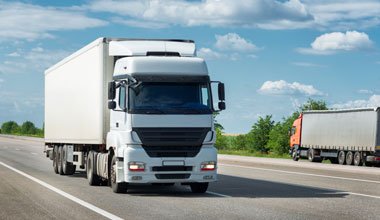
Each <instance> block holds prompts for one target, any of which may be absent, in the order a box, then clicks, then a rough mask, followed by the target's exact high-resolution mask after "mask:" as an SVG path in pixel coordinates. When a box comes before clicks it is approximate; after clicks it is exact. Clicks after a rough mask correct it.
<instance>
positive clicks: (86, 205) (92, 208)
mask: <svg viewBox="0 0 380 220" xmlns="http://www.w3.org/2000/svg"><path fill="white" fill-rule="evenodd" d="M0 164H1V165H3V166H4V167H6V168H8V169H10V170H13V171H14V172H16V173H18V174H20V175H22V176H24V177H26V178H28V179H30V180H33V181H34V182H36V183H38V184H40V185H42V186H44V187H46V188H48V189H50V190H52V191H54V192H56V193H58V194H60V195H61V196H63V197H66V198H68V199H70V200H71V201H73V202H75V203H78V204H79V205H81V206H84V207H86V208H88V209H90V210H92V211H94V212H96V213H98V214H100V215H102V216H104V217H106V218H109V219H117V220H122V218H120V217H118V216H116V215H113V214H111V213H109V212H107V211H105V210H103V209H100V208H98V207H96V206H94V205H92V204H90V203H88V202H85V201H83V200H81V199H78V198H77V197H74V196H72V195H70V194H68V193H66V192H64V191H62V190H60V189H58V188H55V187H54V186H52V185H50V184H47V183H45V182H43V181H41V180H39V179H37V178H35V177H33V176H30V175H29V174H26V173H24V172H22V171H20V170H18V169H16V168H13V167H11V166H9V165H7V164H5V163H3V162H1V161H0Z"/></svg>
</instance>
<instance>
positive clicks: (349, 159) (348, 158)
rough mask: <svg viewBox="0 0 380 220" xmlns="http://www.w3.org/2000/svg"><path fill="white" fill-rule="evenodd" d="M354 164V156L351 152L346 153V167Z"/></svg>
mask: <svg viewBox="0 0 380 220" xmlns="http://www.w3.org/2000/svg"><path fill="white" fill-rule="evenodd" d="M353 162H354V154H353V153H352V151H348V152H347V154H346V165H352V163H353Z"/></svg>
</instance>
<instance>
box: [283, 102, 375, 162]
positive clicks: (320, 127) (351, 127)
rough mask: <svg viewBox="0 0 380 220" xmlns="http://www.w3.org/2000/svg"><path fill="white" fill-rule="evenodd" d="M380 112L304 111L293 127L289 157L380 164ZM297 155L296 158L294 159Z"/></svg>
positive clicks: (354, 110) (345, 110)
mask: <svg viewBox="0 0 380 220" xmlns="http://www.w3.org/2000/svg"><path fill="white" fill-rule="evenodd" d="M379 110H380V109H379V108H357V109H342V110H323V111H321V110H319V111H305V112H303V113H302V114H301V116H300V118H299V119H297V120H296V121H295V122H294V123H293V133H292V136H291V149H290V153H291V155H292V156H293V159H295V160H297V157H304V158H308V159H309V160H310V161H312V162H321V161H322V160H323V159H330V160H331V162H332V163H340V164H347V165H352V164H354V165H357V166H358V165H362V164H363V162H364V163H366V165H371V166H372V165H374V164H378V163H379V162H380V121H379V119H380V111H379ZM297 155H298V156H297Z"/></svg>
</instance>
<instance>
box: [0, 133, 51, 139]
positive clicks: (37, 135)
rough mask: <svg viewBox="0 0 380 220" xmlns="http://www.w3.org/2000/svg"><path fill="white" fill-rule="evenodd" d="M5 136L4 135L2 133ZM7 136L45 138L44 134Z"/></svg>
mask: <svg viewBox="0 0 380 220" xmlns="http://www.w3.org/2000/svg"><path fill="white" fill-rule="evenodd" d="M1 134H3V133H1ZM5 135H15V136H25V137H38V138H43V137H44V135H43V134H21V133H12V134H5Z"/></svg>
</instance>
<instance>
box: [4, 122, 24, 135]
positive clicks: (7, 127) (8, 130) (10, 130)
mask: <svg viewBox="0 0 380 220" xmlns="http://www.w3.org/2000/svg"><path fill="white" fill-rule="evenodd" d="M19 131H20V127H19V126H18V124H17V123H16V122H14V121H8V122H4V123H3V124H2V125H1V132H2V133H3V134H17V133H18V132H19Z"/></svg>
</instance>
